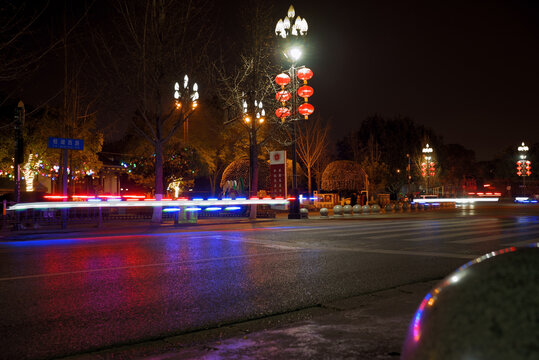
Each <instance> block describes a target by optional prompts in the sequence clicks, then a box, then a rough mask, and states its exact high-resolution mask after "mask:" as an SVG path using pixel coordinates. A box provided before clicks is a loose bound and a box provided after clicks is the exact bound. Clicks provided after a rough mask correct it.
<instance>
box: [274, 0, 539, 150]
mask: <svg viewBox="0 0 539 360" xmlns="http://www.w3.org/2000/svg"><path fill="white" fill-rule="evenodd" d="M282 4H283V5H279V6H282V8H283V10H282V14H281V13H279V14H278V15H279V16H284V15H285V12H286V10H287V8H288V5H289V2H287V1H282ZM332 4H335V5H332ZM276 7H278V6H276ZM294 7H295V9H296V13H297V15H299V16H301V17H305V18H306V19H307V21H308V22H309V38H310V39H309V41H310V42H309V43H310V45H311V49H310V52H311V59H309V60H307V59H306V65H310V66H311V67H312V69H313V71H314V73H315V77H316V79H315V78H313V81H312V83H313V87H314V88H315V96H313V98H312V103H313V104H314V105H315V106H316V110H317V111H319V113H320V114H321V115H322V116H324V117H326V118H330V119H331V123H332V126H333V131H334V137H335V138H339V137H341V136H343V135H344V134H346V133H347V132H348V131H350V130H355V129H357V128H358V127H359V124H360V123H361V121H362V120H363V119H365V118H366V117H367V116H370V115H373V114H379V115H381V116H384V117H393V116H398V115H401V116H408V117H410V118H412V119H414V120H415V121H416V122H417V123H419V124H423V125H426V126H428V127H430V128H432V129H433V130H434V131H435V132H436V133H438V134H440V135H442V136H443V138H444V142H445V143H460V144H462V145H464V146H465V147H467V148H470V149H472V150H475V152H476V157H477V159H479V160H488V159H492V158H493V157H494V156H495V155H496V153H498V151H499V150H500V149H502V148H506V147H508V146H510V147H513V146H514V147H516V146H517V145H518V144H520V142H521V141H525V142H526V143H529V144H532V143H536V142H539V70H538V67H539V46H538V44H539V2H533V1H519V0H513V1H496V0H488V1H473V0H472V1H470V0H465V1H460V0H459V1H432V0H430V1H423V0H421V1H385V0H368V1H339V2H334V3H332V2H328V1H323V2H313V1H295V2H294Z"/></svg>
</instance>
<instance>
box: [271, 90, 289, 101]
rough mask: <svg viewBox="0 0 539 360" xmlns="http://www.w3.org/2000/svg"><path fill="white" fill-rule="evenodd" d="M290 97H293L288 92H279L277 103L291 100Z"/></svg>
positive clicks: (276, 96)
mask: <svg viewBox="0 0 539 360" xmlns="http://www.w3.org/2000/svg"><path fill="white" fill-rule="evenodd" d="M290 97H291V95H290V93H289V92H288V91H286V90H281V91H278V92H277V94H275V98H276V99H277V101H281V102H285V101H288V100H290Z"/></svg>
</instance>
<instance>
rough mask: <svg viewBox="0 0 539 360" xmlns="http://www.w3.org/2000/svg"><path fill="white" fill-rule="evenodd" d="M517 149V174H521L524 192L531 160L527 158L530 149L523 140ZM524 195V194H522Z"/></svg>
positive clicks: (529, 172) (529, 173)
mask: <svg viewBox="0 0 539 360" xmlns="http://www.w3.org/2000/svg"><path fill="white" fill-rule="evenodd" d="M517 150H518V153H519V154H518V161H517V175H518V176H522V187H523V191H524V192H526V176H530V175H531V174H532V172H531V164H532V163H531V161H530V160H528V151H529V150H530V149H529V147H528V146H526V144H524V142H522V144H521V145H520V146H519V147H518V148H517ZM523 195H525V194H523Z"/></svg>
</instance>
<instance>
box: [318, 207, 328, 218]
mask: <svg viewBox="0 0 539 360" xmlns="http://www.w3.org/2000/svg"><path fill="white" fill-rule="evenodd" d="M328 215H329V210H328V209H327V208H321V209H320V216H321V217H328Z"/></svg>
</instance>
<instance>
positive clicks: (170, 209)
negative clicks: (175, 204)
mask: <svg viewBox="0 0 539 360" xmlns="http://www.w3.org/2000/svg"><path fill="white" fill-rule="evenodd" d="M178 211H180V208H166V209H163V212H178Z"/></svg>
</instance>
